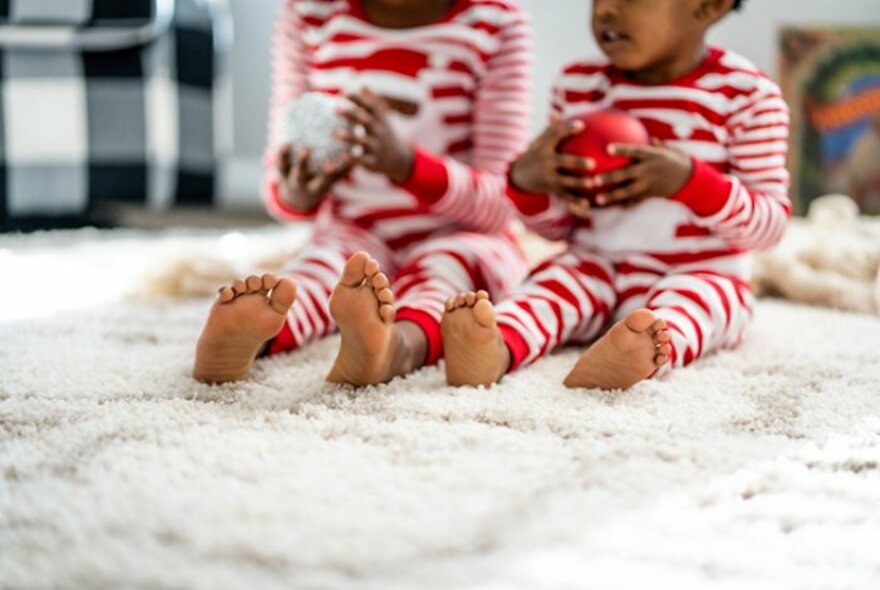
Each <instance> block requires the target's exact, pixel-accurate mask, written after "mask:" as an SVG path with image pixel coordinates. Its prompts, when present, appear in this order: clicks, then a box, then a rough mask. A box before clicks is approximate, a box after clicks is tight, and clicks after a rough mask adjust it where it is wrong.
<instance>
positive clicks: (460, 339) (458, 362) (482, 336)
mask: <svg viewBox="0 0 880 590" xmlns="http://www.w3.org/2000/svg"><path fill="white" fill-rule="evenodd" d="M440 327H441V330H442V333H443V351H444V356H445V358H446V382H447V383H449V384H450V385H454V386H477V385H483V386H486V387H488V386H490V385H492V384H494V383H497V382H498V381H500V380H501V378H502V377H503V376H504V374H505V373H507V368H508V367H509V366H510V351H508V350H507V345H505V344H504V339H503V338H502V337H501V332H500V331H499V330H498V324H496V323H495V308H494V307H492V303H491V302H490V301H489V294H488V293H486V292H485V291H479V292H477V293H473V292H471V293H467V294H463V295H459V296H457V297H455V298H453V299H450V300H448V301H447V302H446V313H445V314H444V315H443V322H442V323H441V325H440Z"/></svg>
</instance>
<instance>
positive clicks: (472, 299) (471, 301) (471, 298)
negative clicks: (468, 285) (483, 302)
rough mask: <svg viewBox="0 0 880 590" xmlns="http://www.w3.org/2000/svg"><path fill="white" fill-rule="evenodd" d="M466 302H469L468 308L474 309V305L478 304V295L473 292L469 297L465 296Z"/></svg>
mask: <svg viewBox="0 0 880 590" xmlns="http://www.w3.org/2000/svg"><path fill="white" fill-rule="evenodd" d="M464 298H465V301H467V304H468V307H473V306H474V303H476V302H477V294H476V293H474V292H473V291H471V292H470V293H468V294H467V295H465V296H464Z"/></svg>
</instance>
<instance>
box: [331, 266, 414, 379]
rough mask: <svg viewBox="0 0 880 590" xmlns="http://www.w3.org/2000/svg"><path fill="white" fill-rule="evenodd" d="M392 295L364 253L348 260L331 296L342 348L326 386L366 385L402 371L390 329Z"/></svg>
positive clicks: (395, 338) (397, 345)
mask: <svg viewBox="0 0 880 590" xmlns="http://www.w3.org/2000/svg"><path fill="white" fill-rule="evenodd" d="M393 303H394V293H392V292H391V288H390V284H389V282H388V277H387V276H385V274H383V273H382V272H380V269H379V263H378V262H376V261H375V260H373V259H372V258H370V257H369V255H367V254H366V253H365V252H358V253H357V254H355V255H354V256H352V257H351V258H349V259H348V262H346V263H345V268H344V269H343V271H342V278H341V279H340V280H339V284H337V285H336V288H335V289H334V290H333V295H332V296H331V297H330V315H332V316H333V319H334V320H335V321H336V325H337V326H339V332H340V333H341V334H342V345H341V346H340V348H339V354H338V355H337V356H336V362H335V363H334V364H333V368H332V369H331V370H330V374H329V375H328V376H327V381H329V382H330V383H346V384H349V385H357V386H365V385H375V384H378V383H385V382H386V381H390V380H391V379H393V378H394V377H395V376H397V375H399V374H401V373H402V372H405V371H404V369H403V368H402V366H401V365H402V359H401V352H402V351H401V348H402V346H401V342H400V338H399V337H398V333H397V332H396V331H395V330H394V329H393V325H394V307H393Z"/></svg>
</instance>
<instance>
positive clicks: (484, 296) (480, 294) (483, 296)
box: [477, 290, 489, 301]
mask: <svg viewBox="0 0 880 590" xmlns="http://www.w3.org/2000/svg"><path fill="white" fill-rule="evenodd" d="M488 299H489V292H488V291H482V290H480V291H477V300H478V301H483V300H488Z"/></svg>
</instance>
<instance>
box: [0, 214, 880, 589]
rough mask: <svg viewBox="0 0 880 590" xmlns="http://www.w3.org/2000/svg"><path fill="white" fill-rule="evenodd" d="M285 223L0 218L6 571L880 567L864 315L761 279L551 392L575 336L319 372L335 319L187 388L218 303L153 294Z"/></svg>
mask: <svg viewBox="0 0 880 590" xmlns="http://www.w3.org/2000/svg"><path fill="white" fill-rule="evenodd" d="M304 235H305V234H304V230H302V229H299V228H292V229H284V230H280V229H276V228H270V229H256V230H254V229H242V230H241V231H228V230H224V231H217V230H205V229H201V230H196V229H191V230H190V229H177V230H172V231H160V232H156V231H150V232H144V231H140V230H126V231H117V232H102V231H94V230H85V231H79V232H61V233H50V234H34V235H29V236H5V237H4V236H0V276H3V277H7V278H8V277H12V279H11V280H10V281H9V282H8V283H4V287H5V288H4V289H2V290H0V437H2V439H0V473H2V476H3V477H2V486H3V488H2V493H0V571H2V572H4V573H3V580H2V581H0V586H4V587H9V588H25V587H91V588H118V587H137V588H180V587H187V588H206V589H207V588H211V589H215V588H221V589H222V588H230V589H231V588H242V587H258V588H269V589H271V588H316V589H317V588H339V589H355V590H357V589H383V590H388V589H392V590H393V589H397V588H401V589H403V588H420V589H431V588H463V589H479V590H490V589H491V590H496V589H508V588H509V589H535V590H556V589H559V590H563V589H569V588H584V587H591V588H603V589H604V588H633V589H635V588H645V587H653V586H655V585H656V583H657V580H663V586H664V587H675V588H725V589H727V588H749V589H754V588H768V589H769V588H783V587H785V588H829V589H830V588H858V589H862V588H864V589H866V590H867V589H869V588H870V589H873V588H877V587H880V559H878V558H877V550H876V548H877V547H878V546H880V512H878V510H877V506H880V470H878V465H880V319H878V318H876V317H869V316H861V315H856V314H845V313H840V312H834V311H829V310H822V309H816V308H807V307H798V306H794V305H790V304H786V303H783V302H779V301H773V300H763V301H761V303H760V305H759V307H758V309H757V314H756V320H755V324H754V326H753V328H752V330H751V332H750V333H749V336H748V338H747V340H746V342H745V343H744V345H743V347H742V348H741V349H740V350H739V351H736V352H728V353H723V354H719V355H717V356H714V357H712V358H709V359H706V360H705V362H702V363H700V364H699V365H698V366H696V367H694V368H692V369H687V370H683V371H680V372H678V373H676V374H674V375H672V376H670V377H669V378H668V379H665V380H663V381H657V382H648V383H644V384H641V385H639V386H637V387H636V388H634V389H633V390H631V391H629V392H626V393H602V392H597V391H569V390H566V389H564V388H562V387H561V386H560V383H559V382H560V379H561V377H562V375H563V374H564V372H565V371H566V369H567V368H568V367H569V366H570V364H571V363H572V362H573V360H574V359H575V358H576V354H577V351H565V352H562V353H560V354H558V355H556V356H554V357H552V358H549V359H546V360H543V361H541V362H539V363H538V364H536V365H535V366H533V367H531V368H529V369H527V370H524V371H522V372H520V373H518V374H516V375H514V376H511V377H509V378H507V379H505V381H504V382H503V383H502V384H501V385H499V386H497V387H495V388H492V389H490V390H483V389H454V388H450V387H447V386H446V385H445V383H444V381H443V376H442V372H441V371H440V370H439V369H437V368H431V369H425V370H423V371H421V372H419V373H417V374H415V375H413V376H411V377H409V378H407V379H399V380H396V381H394V382H392V383H391V384H389V385H387V386H382V387H375V388H370V389H366V390H361V391H355V390H350V389H345V388H336V387H332V386H328V385H326V384H324V383H323V376H324V374H325V373H326V371H327V369H328V366H329V363H330V360H331V359H332V357H333V353H334V350H335V348H336V346H337V345H338V340H337V339H336V338H335V337H334V338H330V339H327V340H325V341H324V342H321V343H319V344H317V345H315V346H312V347H309V348H307V349H305V350H303V351H300V352H297V353H294V354H291V355H287V356H283V357H278V358H273V359H269V360H265V361H261V362H260V363H259V364H258V365H257V366H256V367H255V370H254V372H253V376H252V379H251V380H249V381H248V382H245V383H241V384H236V385H228V386H223V387H207V386H204V385H200V384H198V383H196V382H194V381H193V380H192V379H191V378H190V376H189V371H190V367H191V362H192V353H193V343H194V340H195V338H196V336H197V334H198V332H199V329H200V326H201V322H202V321H203V318H204V315H205V313H206V310H207V309H208V306H209V304H210V300H209V298H207V297H188V298H181V297H176V298H169V297H167V296H165V294H167V293H177V294H180V293H183V292H189V293H193V292H203V291H204V292H209V290H210V289H211V288H213V287H214V285H213V284H211V280H212V279H211V277H212V276H214V277H221V276H223V275H224V274H225V273H228V272H231V271H234V270H236V269H240V268H245V267H247V266H248V265H253V264H255V263H256V262H257V261H260V260H266V259H268V258H271V257H272V256H273V255H277V254H278V252H279V250H283V249H289V248H295V247H296V245H297V244H298V243H299V242H301V240H302V239H303V238H304ZM282 244H283V246H281V245H282ZM170 268H172V269H177V271H179V270H180V269H187V270H188V272H192V273H196V274H197V273H198V272H201V273H202V279H203V280H201V281H195V282H193V283H186V282H181V281H177V282H173V281H171V282H169V281H170V279H169V278H168V276H169V275H168V274H167V271H168V269H170ZM171 283H173V284H171ZM6 285H9V286H6ZM160 294H162V296H160Z"/></svg>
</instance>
